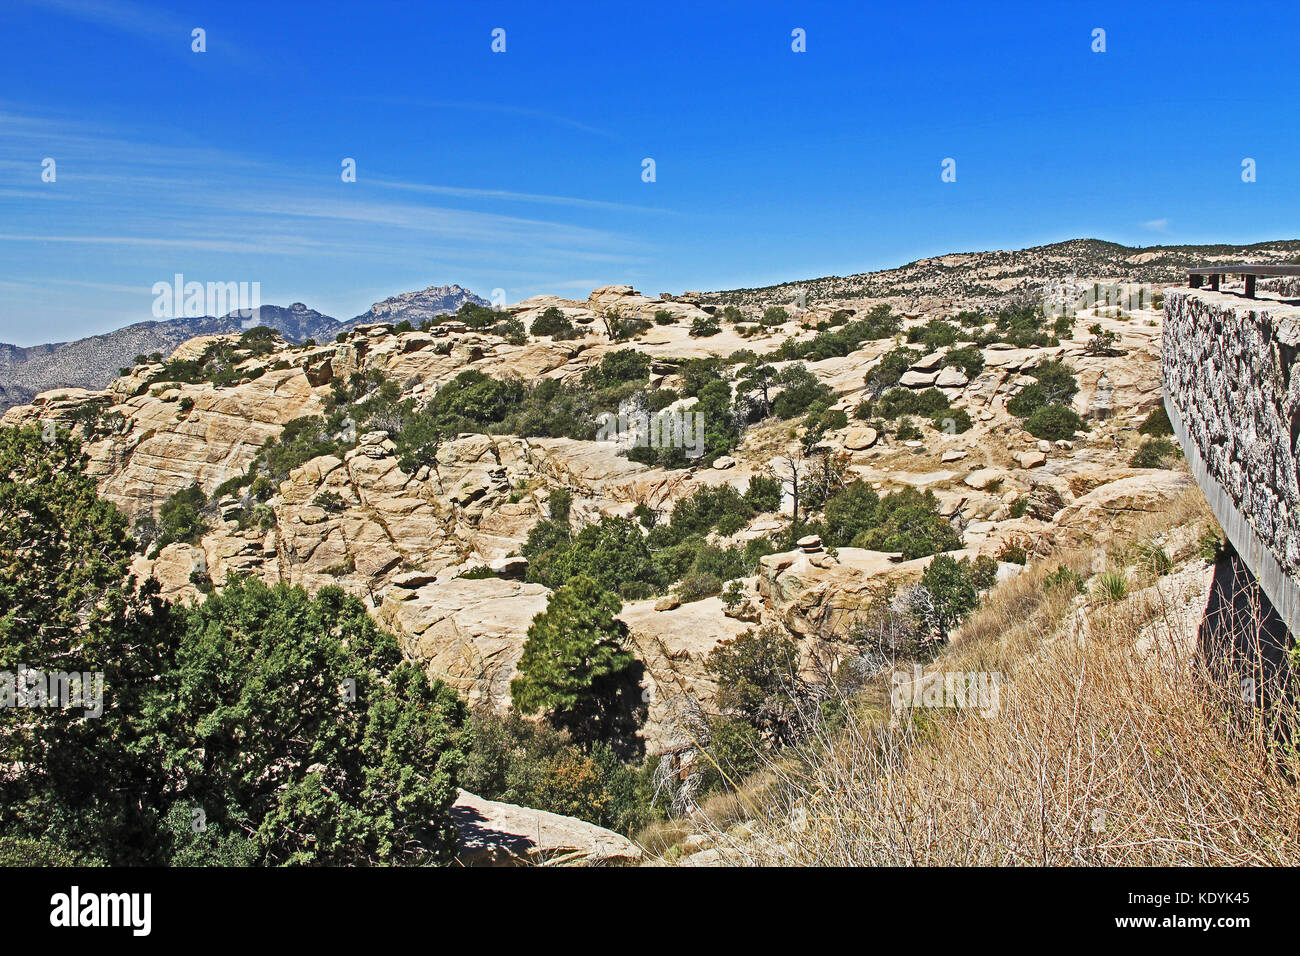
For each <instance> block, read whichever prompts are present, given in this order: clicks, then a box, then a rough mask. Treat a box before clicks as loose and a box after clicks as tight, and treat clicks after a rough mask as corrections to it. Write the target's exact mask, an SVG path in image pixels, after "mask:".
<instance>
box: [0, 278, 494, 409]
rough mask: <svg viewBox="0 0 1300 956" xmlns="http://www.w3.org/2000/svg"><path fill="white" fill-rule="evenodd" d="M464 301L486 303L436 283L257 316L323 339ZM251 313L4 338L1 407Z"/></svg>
mask: <svg viewBox="0 0 1300 956" xmlns="http://www.w3.org/2000/svg"><path fill="white" fill-rule="evenodd" d="M466 302H470V303H473V304H475V305H484V306H485V305H487V304H488V303H487V300H486V299H483V298H480V297H479V296H476V295H474V293H472V292H470V291H469V290H468V289H462V288H461V287H460V286H458V285H449V286H430V287H429V288H427V289H424V290H422V291H419V292H407V293H403V294H402V295H399V296H394V297H393V298H389V299H385V300H384V301H383V302H376V303H375V304H374V305H372V306H371V307H370V308H369V309H368V310H367V311H366V312H364V313H362V314H361V315H359V316H357V317H356V318H353V319H348V320H340V319H335V318H333V317H331V316H328V315H324V314H322V313H320V312H317V311H316V310H315V309H310V308H308V307H307V306H306V305H304V304H303V303H301V302H295V303H293V304H292V305H290V306H288V307H285V306H280V305H263V306H261V307H260V310H259V314H258V318H257V322H258V323H259V324H261V325H267V326H270V327H271V328H273V329H276V330H278V331H279V332H280V334H281V335H283V336H284V338H285V339H286V340H287V341H289V342H295V343H301V342H305V341H307V340H308V339H315V340H317V341H322V342H323V341H329V340H332V339H334V338H335V337H336V336H337V335H338V334H339V333H340V332H345V331H347V330H349V329H353V328H356V327H357V326H358V325H367V324H370V323H373V322H380V321H383V322H393V323H397V322H401V321H402V320H403V319H405V320H407V321H410V322H412V323H413V324H416V325H418V324H419V323H420V322H423V321H426V320H428V319H430V318H432V317H434V316H437V315H443V314H447V313H450V312H455V311H456V310H457V309H459V308H460V307H461V305H463V304H464V303H466ZM249 321H250V320H249V319H248V318H247V317H246V316H244V315H241V314H240V313H237V312H232V313H230V314H229V315H225V316H221V317H215V316H203V317H200V318H182V319H169V320H164V321H155V322H137V323H134V324H132V325H128V326H126V327H124V328H121V329H117V330H115V331H113V332H107V333H104V334H103V335H92V336H88V337H86V338H83V339H76V340H74V341H71V342H58V343H54V344H48V345H33V346H28V347H22V346H17V345H6V344H3V343H0V411H2V410H4V409H6V408H10V407H12V406H14V405H21V404H23V403H25V402H29V401H31V399H32V397H33V396H35V395H36V394H37V393H38V392H43V391H46V390H47V389H51V388H58V387H73V388H88V389H100V388H103V387H104V386H106V385H107V384H108V383H109V382H111V381H112V380H113V379H114V377H116V376H117V375H118V374H119V370H120V369H122V368H124V367H127V366H130V365H132V364H133V362H134V360H135V357H136V356H138V355H152V354H154V353H156V352H161V353H163V354H164V355H167V354H170V353H171V352H172V351H173V350H174V349H175V348H176V347H177V346H178V345H180V344H181V343H182V342H184V341H186V340H187V339H191V338H194V337H195V336H199V335H222V334H232V333H238V332H240V331H242V330H244V329H247V328H248V327H249Z"/></svg>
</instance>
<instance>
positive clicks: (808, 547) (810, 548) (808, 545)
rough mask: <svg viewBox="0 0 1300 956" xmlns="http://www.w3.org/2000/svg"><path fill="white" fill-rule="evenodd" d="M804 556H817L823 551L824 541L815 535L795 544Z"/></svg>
mask: <svg viewBox="0 0 1300 956" xmlns="http://www.w3.org/2000/svg"><path fill="white" fill-rule="evenodd" d="M795 544H797V545H798V546H799V548H800V550H802V551H803V552H804V554H816V553H817V552H818V551H820V550H821V549H822V539H821V538H820V537H819V536H818V535H815V534H810V535H806V536H804V537H802V538H800V539H799V540H798V541H796V542H795Z"/></svg>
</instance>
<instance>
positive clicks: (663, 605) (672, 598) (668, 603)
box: [655, 594, 682, 611]
mask: <svg viewBox="0 0 1300 956" xmlns="http://www.w3.org/2000/svg"><path fill="white" fill-rule="evenodd" d="M681 606H682V599H681V598H680V597H678V596H677V595H676V594H665V595H664V596H663V597H661V598H660V599H659V600H657V601H655V610H656V611H672V610H675V609H677V608H679V607H681Z"/></svg>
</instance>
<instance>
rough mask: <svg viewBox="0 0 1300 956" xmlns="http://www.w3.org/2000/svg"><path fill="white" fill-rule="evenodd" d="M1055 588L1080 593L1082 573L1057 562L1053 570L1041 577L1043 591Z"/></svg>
mask: <svg viewBox="0 0 1300 956" xmlns="http://www.w3.org/2000/svg"><path fill="white" fill-rule="evenodd" d="M1057 588H1065V589H1066V590H1067V591H1069V592H1070V593H1071V594H1082V593H1083V575H1082V574H1080V573H1079V572H1077V571H1075V570H1073V569H1071V568H1069V567H1066V566H1065V565H1064V564H1058V565H1057V566H1056V570H1055V571H1052V572H1049V573H1048V574H1047V576H1046V577H1044V578H1043V590H1044V591H1054V590H1056V589H1057Z"/></svg>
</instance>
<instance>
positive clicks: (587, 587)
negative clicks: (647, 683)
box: [510, 575, 645, 752]
mask: <svg viewBox="0 0 1300 956" xmlns="http://www.w3.org/2000/svg"><path fill="white" fill-rule="evenodd" d="M621 608H622V602H621V601H620V600H619V598H618V597H617V596H616V595H614V594H612V593H610V592H608V591H604V590H602V589H601V587H600V585H599V584H597V583H596V581H594V580H592V579H591V578H589V577H587V576H586V575H579V576H577V577H575V578H573V579H572V580H570V581H569V583H568V584H566V585H564V586H563V587H561V588H559V589H558V590H557V591H555V592H554V593H553V594H552V595H551V599H550V601H549V602H548V603H547V605H546V610H545V611H543V612H542V613H541V614H539V615H537V617H536V618H534V619H533V623H532V625H531V626H530V627H529V628H528V637H527V640H526V641H525V642H524V651H523V656H522V657H521V658H520V659H519V676H518V677H516V678H515V679H514V680H512V681H511V682H510V694H511V696H512V698H513V699H514V703H515V706H517V707H518V708H519V709H520V710H521V711H523V712H524V713H526V714H534V713H539V712H542V713H545V714H546V715H547V717H548V719H549V720H550V721H551V723H553V724H555V725H556V726H557V727H561V728H564V729H567V730H568V731H569V732H570V733H571V734H572V735H573V738H574V739H575V740H577V741H579V742H582V743H584V744H587V745H590V744H592V743H595V742H596V741H600V740H604V741H607V742H609V743H610V744H611V745H612V746H614V747H615V748H616V749H619V750H622V751H625V752H626V751H628V750H631V749H635V748H636V746H637V744H636V741H635V731H636V727H637V726H639V724H640V722H641V721H643V720H644V719H645V707H644V705H643V704H642V703H641V699H640V696H641V695H640V689H639V683H640V679H641V674H642V673H643V670H644V669H643V668H642V666H641V664H640V662H639V661H637V659H636V657H635V655H634V654H633V653H632V652H631V651H630V650H629V649H628V632H627V625H626V624H624V623H623V622H622V621H620V620H618V619H617V618H616V617H615V616H614V615H616V614H617V613H618V612H619V611H620V610H621Z"/></svg>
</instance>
